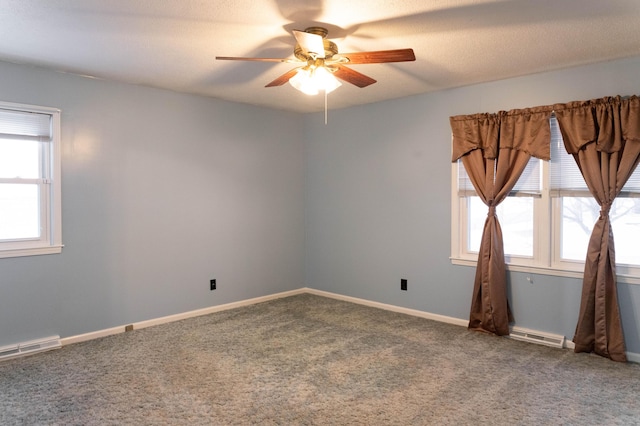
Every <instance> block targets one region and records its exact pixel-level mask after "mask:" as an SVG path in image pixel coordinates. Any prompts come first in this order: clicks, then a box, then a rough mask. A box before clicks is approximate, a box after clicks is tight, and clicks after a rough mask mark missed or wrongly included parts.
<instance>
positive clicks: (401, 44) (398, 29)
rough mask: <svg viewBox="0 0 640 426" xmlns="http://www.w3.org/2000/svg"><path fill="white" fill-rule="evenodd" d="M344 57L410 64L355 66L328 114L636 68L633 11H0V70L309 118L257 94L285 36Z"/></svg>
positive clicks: (141, 2) (101, 1) (323, 1)
mask: <svg viewBox="0 0 640 426" xmlns="http://www.w3.org/2000/svg"><path fill="white" fill-rule="evenodd" d="M318 24H321V26H325V27H326V28H328V29H329V36H328V38H330V39H332V40H333V41H334V42H336V43H337V44H338V47H339V49H340V52H358V51H369V50H387V49H400V48H407V47H411V48H413V49H414V51H415V54H416V58H417V60H416V61H415V62H404V63H394V64H375V65H373V64H365V65H352V68H353V69H355V70H357V71H359V72H361V73H364V74H366V75H368V76H370V77H373V78H374V79H376V80H378V82H377V83H376V84H374V85H371V86H369V87H366V88H363V89H360V88H357V87H355V86H352V85H350V84H348V83H345V84H343V86H342V87H340V88H339V89H337V90H336V91H335V92H333V93H331V94H330V95H329V107H330V108H344V107H347V106H351V105H357V104H365V103H371V102H377V101H381V100H385V99H391V98H398V97H403V96H408V95H414V94H419V93H425V92H429V91H433V90H440V89H445V88H451V87H457V86H463V85H468V84H473V83H478V82H484V81H492V80H498V79H502V78H507V77H513V76H518V75H524V74H532V73H536V72H540V71H546V70H552V69H558V68H564V67H569V66H573V65H579V64H586V63H592V62H599V61H605V60H610V59H615V58H622V57H629V56H636V55H640V0H430V1H425V0H349V1H345V0H135V1H134V0H111V1H107V0H0V60H3V61H10V62H17V63H26V64H35V65H38V66H44V67H47V68H52V69H55V70H58V71H64V72H70V73H77V74H82V75H88V76H93V77H98V78H104V79H110V80H118V81H124V82H129V83H135V84H144V85H148V86H153V87H160V88H166V89H170V90H175V91H179V92H187V93H197V94H201V95H204V96H211V97H216V98H221V99H226V100H230V101H237V102H245V103H250V104H256V105H264V106H269V107H273V108H279V109H285V110H293V111H302V112H311V111H319V110H322V109H323V107H324V98H323V96H322V95H319V96H307V95H304V94H302V93H300V92H298V91H296V90H295V89H293V88H292V87H291V86H290V85H288V84H287V85H284V86H281V87H273V88H264V85H265V84H267V83H268V82H270V81H272V80H273V79H274V78H276V77H277V76H279V75H280V74H283V73H284V72H286V71H288V70H289V69H291V68H293V65H292V64H286V63H270V62H244V61H243V62H235V61H233V62H229V61H216V60H215V59H214V58H215V56H251V57H292V50H293V45H294V44H295V41H294V38H293V36H292V35H291V30H293V29H299V30H304V29H305V28H306V27H308V26H312V25H318Z"/></svg>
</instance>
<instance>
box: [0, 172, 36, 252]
mask: <svg viewBox="0 0 640 426" xmlns="http://www.w3.org/2000/svg"><path fill="white" fill-rule="evenodd" d="M39 198H40V197H39V191H38V185H35V184H33V185H31V184H29V185H27V184H6V183H4V184H0V240H17V239H33V238H39V237H40V206H39Z"/></svg>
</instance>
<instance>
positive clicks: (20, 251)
mask: <svg viewBox="0 0 640 426" xmlns="http://www.w3.org/2000/svg"><path fill="white" fill-rule="evenodd" d="M62 247H64V246H63V245H56V246H41V247H28V248H27V247H25V248H15V249H6V250H0V258H5V257H23V256H40V255H43V254H60V253H62Z"/></svg>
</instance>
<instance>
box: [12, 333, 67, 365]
mask: <svg viewBox="0 0 640 426" xmlns="http://www.w3.org/2000/svg"><path fill="white" fill-rule="evenodd" d="M61 347H62V344H61V342H60V336H50V337H45V338H44V339H38V340H30V341H28V342H22V343H18V344H17V345H9V346H2V347H0V361H3V360H6V359H10V358H17V357H20V356H27V355H31V354H36V353H39V352H44V351H50V350H52V349H59V348H61Z"/></svg>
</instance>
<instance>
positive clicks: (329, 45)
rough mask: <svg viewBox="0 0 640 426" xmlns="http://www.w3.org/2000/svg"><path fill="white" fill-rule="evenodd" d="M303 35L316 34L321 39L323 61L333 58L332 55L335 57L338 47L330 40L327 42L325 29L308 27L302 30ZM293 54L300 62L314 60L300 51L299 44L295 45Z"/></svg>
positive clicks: (327, 32)
mask: <svg viewBox="0 0 640 426" xmlns="http://www.w3.org/2000/svg"><path fill="white" fill-rule="evenodd" d="M304 32H305V33H309V34H316V35H319V36H320V37H322V39H323V40H322V44H323V45H324V58H325V59H330V58H331V57H333V55H337V54H338V46H337V45H336V44H335V43H334V42H332V41H331V40H327V39H326V37H327V34H329V31H327V29H326V28H322V27H309V28H307V29H305V30H304ZM293 54H294V55H295V57H296V58H298V59H300V60H301V61H305V62H307V61H308V60H309V59H314V58H310V57H309V55H307V54H306V53H305V51H304V50H303V49H302V47H300V44H298V43H296V47H295V48H294V49H293Z"/></svg>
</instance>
